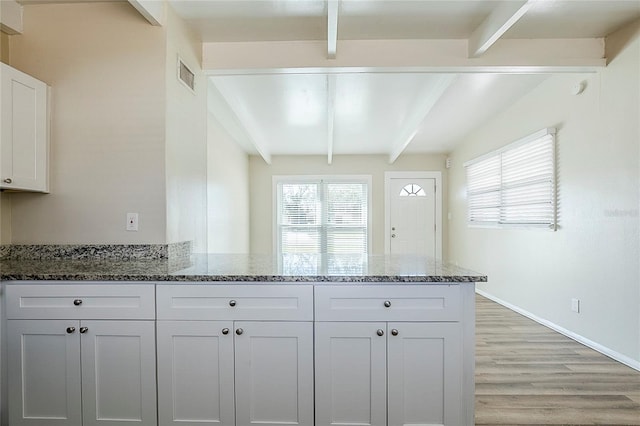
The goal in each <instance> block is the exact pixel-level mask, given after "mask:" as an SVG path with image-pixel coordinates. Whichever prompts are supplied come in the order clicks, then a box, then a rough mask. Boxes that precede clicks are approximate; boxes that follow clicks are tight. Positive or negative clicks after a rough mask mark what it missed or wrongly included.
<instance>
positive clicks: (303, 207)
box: [276, 177, 370, 254]
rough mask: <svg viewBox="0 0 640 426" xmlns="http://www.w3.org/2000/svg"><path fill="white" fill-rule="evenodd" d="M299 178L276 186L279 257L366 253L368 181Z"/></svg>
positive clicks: (280, 182) (282, 180)
mask: <svg viewBox="0 0 640 426" xmlns="http://www.w3.org/2000/svg"><path fill="white" fill-rule="evenodd" d="M299 179H300V180H296V179H295V178H289V177H287V178H279V179H278V181H277V183H276V185H277V200H276V204H277V217H276V229H277V231H276V232H277V251H278V254H291V253H326V254H362V253H365V254H366V253H367V251H368V239H369V238H368V234H369V227H368V222H369V220H368V217H369V186H370V185H369V181H368V179H366V178H357V179H352V180H345V178H337V177H336V178H333V179H332V178H331V177H323V178H318V179H315V180H309V178H299Z"/></svg>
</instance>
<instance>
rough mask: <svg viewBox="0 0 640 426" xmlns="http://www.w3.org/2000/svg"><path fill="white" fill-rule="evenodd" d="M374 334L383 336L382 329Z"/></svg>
mask: <svg viewBox="0 0 640 426" xmlns="http://www.w3.org/2000/svg"><path fill="white" fill-rule="evenodd" d="M376 334H377V335H378V336H384V330H383V329H381V328H379V329H378V331H376Z"/></svg>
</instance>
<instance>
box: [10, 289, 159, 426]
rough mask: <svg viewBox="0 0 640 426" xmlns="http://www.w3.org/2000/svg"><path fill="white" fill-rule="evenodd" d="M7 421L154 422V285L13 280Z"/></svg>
mask: <svg viewBox="0 0 640 426" xmlns="http://www.w3.org/2000/svg"><path fill="white" fill-rule="evenodd" d="M4 290H5V294H6V303H7V306H6V307H7V309H6V312H7V352H6V353H7V371H8V378H7V380H8V411H9V426H124V425H126V426H155V425H157V404H156V362H155V360H156V357H155V350H156V339H155V321H154V319H155V313H154V295H155V291H154V286H153V285H135V284H131V285H125V284H113V283H108V284H107V283H95V284H77V283H75V284H73V283H62V284H58V283H46V282H42V281H40V282H37V283H29V284H26V283H22V284H21V283H11V284H6V285H5V288H4Z"/></svg>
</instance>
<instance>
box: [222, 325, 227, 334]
mask: <svg viewBox="0 0 640 426" xmlns="http://www.w3.org/2000/svg"><path fill="white" fill-rule="evenodd" d="M222 334H224V335H227V334H229V329H228V328H226V327H225V328H223V329H222Z"/></svg>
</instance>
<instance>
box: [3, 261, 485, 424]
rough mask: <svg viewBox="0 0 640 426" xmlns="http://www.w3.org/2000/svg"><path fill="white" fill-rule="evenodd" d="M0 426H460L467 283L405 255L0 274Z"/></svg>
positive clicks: (440, 266)
mask: <svg viewBox="0 0 640 426" xmlns="http://www.w3.org/2000/svg"><path fill="white" fill-rule="evenodd" d="M0 279H1V280H2V281H3V293H2V294H3V299H4V300H3V303H4V306H3V321H4V322H5V323H6V332H4V333H3V340H4V341H3V344H2V348H3V351H4V352H5V353H4V354H3V357H6V358H5V359H7V363H5V365H7V366H8V367H7V368H5V370H4V371H3V375H2V380H3V392H2V396H3V400H4V401H3V403H4V406H3V413H6V410H5V409H4V407H8V418H7V416H6V415H5V418H4V419H3V421H4V423H3V424H8V425H10V426H14V425H16V426H19V425H34V426H38V425H42V426H44V425H47V426H49V425H65V426H66V425H80V424H82V425H101V424H121V423H122V424H124V422H126V424H132V423H133V424H139V425H143V426H147V425H148V426H153V425H178V424H180V425H196V424H197V425H203V424H214V423H215V424H219V425H223V426H227V425H228V426H232V425H238V426H248V425H252V424H258V423H265V422H268V423H270V424H272V425H285V424H286V425H292V424H294V425H295V424H298V425H308V426H312V425H316V426H321V425H322V426H324V425H344V424H354V423H358V424H370V425H376V426H386V425H389V426H392V425H393V426H397V425H405V424H430V425H431V424H442V425H451V426H460V425H472V424H473V423H474V417H473V393H474V377H473V374H474V343H475V342H474V322H475V320H474V318H475V310H474V296H475V294H474V287H475V286H474V283H475V282H482V281H486V276H483V275H481V274H477V273H475V272H472V271H469V270H465V269H463V268H458V267H456V266H453V265H448V264H444V263H441V262H438V261H434V260H431V259H426V258H422V257H415V256H401V257H390V256H315V255H290V256H283V257H273V256H266V255H264V256H263V255H192V256H190V257H186V258H182V259H177V260H167V259H160V260H131V261H125V260H109V261H107V260H33V261H30V260H15V259H13V260H11V259H8V260H3V261H1V262H0Z"/></svg>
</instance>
